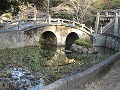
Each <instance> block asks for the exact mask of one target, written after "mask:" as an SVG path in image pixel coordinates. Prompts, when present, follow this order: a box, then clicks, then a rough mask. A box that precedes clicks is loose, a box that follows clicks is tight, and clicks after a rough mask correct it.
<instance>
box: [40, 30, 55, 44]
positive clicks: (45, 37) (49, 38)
mask: <svg viewBox="0 0 120 90" xmlns="http://www.w3.org/2000/svg"><path fill="white" fill-rule="evenodd" d="M40 39H41V40H40V41H41V42H42V43H43V44H50V45H57V37H56V35H55V34H54V33H53V32H52V31H45V32H43V33H42V34H41V38H40Z"/></svg>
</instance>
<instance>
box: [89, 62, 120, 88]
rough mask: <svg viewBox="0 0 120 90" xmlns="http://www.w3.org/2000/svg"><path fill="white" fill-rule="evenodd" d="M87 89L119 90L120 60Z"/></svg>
mask: <svg viewBox="0 0 120 90" xmlns="http://www.w3.org/2000/svg"><path fill="white" fill-rule="evenodd" d="M89 90H120V60H119V61H117V62H116V63H115V64H114V66H113V67H112V69H111V70H110V71H109V72H108V74H107V75H106V76H105V77H103V78H102V79H101V80H100V81H99V82H98V83H97V84H96V85H94V86H93V87H92V88H91V89H89Z"/></svg>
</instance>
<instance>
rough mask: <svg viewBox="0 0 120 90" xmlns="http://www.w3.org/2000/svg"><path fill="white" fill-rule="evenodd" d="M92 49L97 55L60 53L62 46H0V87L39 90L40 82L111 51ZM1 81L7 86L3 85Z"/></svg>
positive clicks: (68, 72) (90, 63)
mask: <svg viewBox="0 0 120 90" xmlns="http://www.w3.org/2000/svg"><path fill="white" fill-rule="evenodd" d="M96 48H97V50H98V54H82V55H81V54H79V53H64V52H63V51H62V50H63V49H64V47H56V46H44V47H42V50H41V49H40V48H39V47H25V48H18V49H4V50H3V49H1V50H0V79H1V81H0V90H3V88H5V89H9V88H12V89H13V88H16V89H17V88H19V89H25V88H26V89H28V90H39V89H40V88H42V87H43V86H44V85H47V84H50V83H51V82H54V81H55V80H57V79H59V78H63V77H66V76H68V75H72V74H75V73H77V72H79V71H83V70H85V69H87V68H89V67H91V66H93V65H94V64H96V63H99V62H100V61H101V60H103V59H105V58H106V57H108V56H110V55H111V54H114V53H115V52H113V51H112V50H110V49H105V48H103V47H96ZM5 79H6V81H5ZM7 79H9V82H8V81H7ZM5 82H6V83H7V85H8V86H7V87H8V88H7V87H5V86H4V83H5ZM11 83H12V84H11ZM15 85H16V86H15ZM13 86H14V87H13Z"/></svg>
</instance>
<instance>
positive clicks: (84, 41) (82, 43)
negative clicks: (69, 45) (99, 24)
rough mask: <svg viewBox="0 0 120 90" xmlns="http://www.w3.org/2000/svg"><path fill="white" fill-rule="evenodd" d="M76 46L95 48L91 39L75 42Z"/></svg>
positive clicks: (81, 39)
mask: <svg viewBox="0 0 120 90" xmlns="http://www.w3.org/2000/svg"><path fill="white" fill-rule="evenodd" d="M75 44H78V45H81V46H85V47H92V46H93V45H92V43H91V41H90V40H89V39H83V38H80V39H78V40H75Z"/></svg>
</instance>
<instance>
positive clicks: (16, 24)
mask: <svg viewBox="0 0 120 90" xmlns="http://www.w3.org/2000/svg"><path fill="white" fill-rule="evenodd" d="M46 24H47V25H65V26H70V27H75V28H78V29H82V30H83V31H85V32H87V33H89V34H90V33H92V32H94V31H93V30H92V29H90V28H88V27H86V26H85V25H84V24H80V23H78V22H76V21H74V20H67V19H60V18H50V17H49V18H37V19H36V20H34V19H33V18H31V19H28V20H26V21H24V20H17V21H12V22H9V21H5V22H4V31H7V30H10V29H11V30H12V29H13V30H14V29H16V30H22V27H23V26H24V27H25V26H27V25H28V26H36V25H46Z"/></svg>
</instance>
